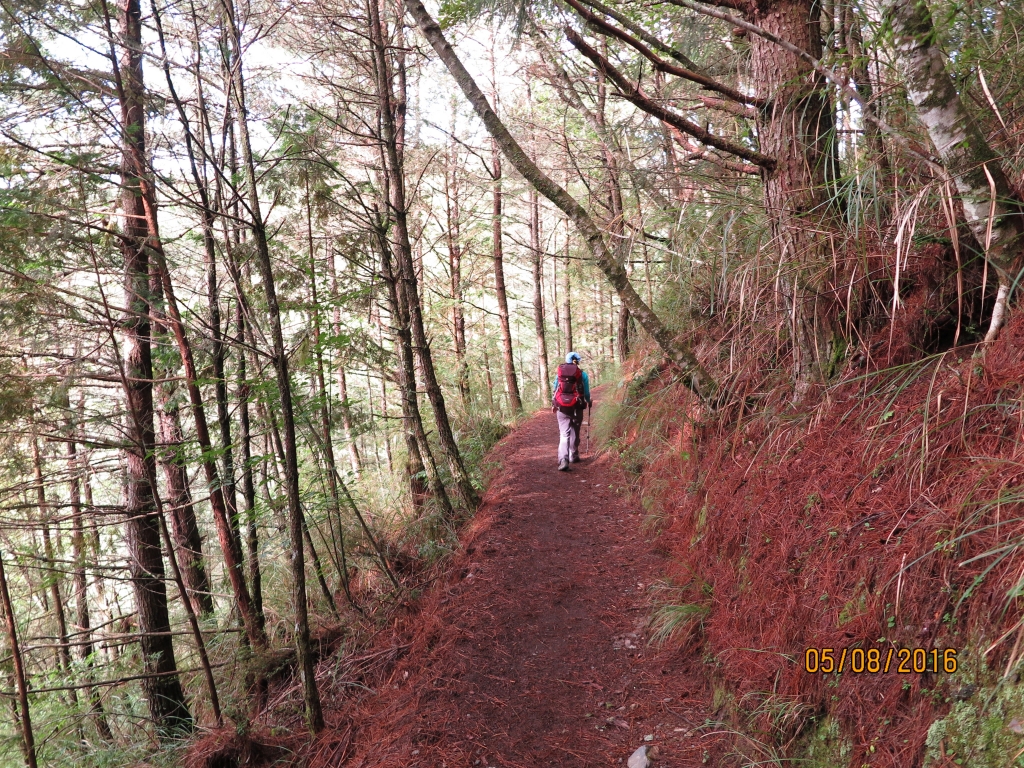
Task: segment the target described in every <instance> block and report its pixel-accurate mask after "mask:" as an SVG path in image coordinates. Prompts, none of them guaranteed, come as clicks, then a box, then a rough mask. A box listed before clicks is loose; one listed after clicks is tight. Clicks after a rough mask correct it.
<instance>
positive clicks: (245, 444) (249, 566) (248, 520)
mask: <svg viewBox="0 0 1024 768" xmlns="http://www.w3.org/2000/svg"><path fill="white" fill-rule="evenodd" d="M235 327H236V328H237V331H238V342H239V344H240V346H241V348H240V349H239V352H238V366H237V371H236V375H237V380H238V426H239V435H238V441H239V443H240V445H241V449H242V497H243V499H244V500H245V530H246V543H247V550H248V551H247V553H246V555H247V560H246V570H247V575H248V577H249V589H250V590H251V597H252V611H253V616H254V618H255V620H256V626H257V627H258V628H259V631H260V633H261V634H262V633H264V632H265V631H266V629H265V628H266V617H265V616H264V613H263V575H262V573H261V572H260V541H259V532H258V531H257V529H256V484H255V481H254V478H253V468H252V461H253V459H252V427H251V425H250V422H249V400H250V398H251V397H252V391H251V388H250V387H249V380H248V378H247V376H246V367H247V363H246V350H245V348H244V344H245V343H246V342H247V341H248V342H249V343H250V345H252V343H253V339H252V334H251V333H247V328H248V326H247V325H246V322H245V313H244V311H243V308H242V302H241V301H238V302H236V303H235Z"/></svg>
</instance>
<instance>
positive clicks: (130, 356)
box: [117, 0, 192, 737]
mask: <svg viewBox="0 0 1024 768" xmlns="http://www.w3.org/2000/svg"><path fill="white" fill-rule="evenodd" d="M120 22H121V44H122V46H123V52H122V57H121V61H120V65H119V66H118V67H117V75H118V77H117V81H118V92H119V101H120V106H121V130H122V142H123V147H122V156H121V188H122V190H123V191H122V195H121V209H122V211H123V213H124V222H123V225H122V230H121V232H122V237H121V253H122V256H123V258H124V281H125V305H126V307H127V312H126V315H125V317H124V320H123V322H122V325H121V327H122V333H123V336H124V360H123V365H124V376H125V396H126V399H127V410H128V414H127V427H128V437H129V447H127V448H126V449H125V469H126V476H125V505H124V510H125V515H126V520H125V537H126V539H127V544H128V570H129V574H130V578H131V583H132V588H133V591H134V595H135V607H136V612H137V615H138V622H139V635H140V637H139V642H140V645H141V651H142V658H143V659H144V666H145V670H146V673H147V675H150V676H147V677H145V678H144V679H143V681H142V688H143V692H144V695H145V698H146V701H147V703H148V705H149V710H150V716H151V718H152V720H153V722H154V724H155V726H156V729H157V733H158V734H159V735H160V736H161V737H173V736H175V735H177V734H180V733H181V732H188V731H191V730H192V715H191V713H190V712H189V709H188V705H187V704H186V703H185V694H184V691H183V690H182V687H181V681H180V680H179V678H178V674H177V665H176V662H175V658H174V646H173V644H172V642H171V634H170V619H169V616H168V613H167V591H166V589H165V585H164V562H163V556H162V553H161V540H160V526H159V520H158V519H157V510H156V505H155V500H154V493H155V489H154V488H153V485H152V483H153V481H154V479H155V477H156V463H155V461H154V449H155V443H156V440H155V432H154V427H153V360H152V352H151V343H150V322H149V315H150V304H151V301H150V298H151V297H150V282H149V280H150V263H149V256H148V251H149V249H150V248H151V247H152V246H153V245H154V243H152V242H150V236H151V233H150V230H149V226H148V219H147V211H146V208H147V205H146V200H145V198H146V197H147V195H151V194H152V189H151V187H150V185H149V182H148V177H147V163H146V141H145V133H146V126H145V90H144V85H143V77H142V13H141V9H140V7H139V0H126V2H125V3H124V5H123V6H121V17H120Z"/></svg>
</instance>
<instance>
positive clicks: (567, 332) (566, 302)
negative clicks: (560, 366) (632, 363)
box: [562, 220, 625, 353]
mask: <svg viewBox="0 0 1024 768" xmlns="http://www.w3.org/2000/svg"><path fill="white" fill-rule="evenodd" d="M569 263H570V262H569V221H568V220H566V222H565V251H564V253H563V255H562V339H564V341H565V349H563V350H562V352H564V353H569V352H572V351H573V349H575V346H576V345H575V343H574V341H573V337H572V300H571V299H570V293H569V285H570V284H569ZM623 274H625V273H623Z"/></svg>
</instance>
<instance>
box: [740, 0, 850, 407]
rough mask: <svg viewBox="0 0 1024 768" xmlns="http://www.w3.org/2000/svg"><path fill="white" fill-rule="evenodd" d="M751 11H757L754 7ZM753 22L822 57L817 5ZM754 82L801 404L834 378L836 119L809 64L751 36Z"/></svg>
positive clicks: (794, 5) (756, 15)
mask: <svg viewBox="0 0 1024 768" xmlns="http://www.w3.org/2000/svg"><path fill="white" fill-rule="evenodd" d="M752 5H754V4H752ZM748 15H749V16H750V17H751V18H750V20H751V21H752V22H753V23H755V24H757V25H758V26H760V27H762V28H764V29H766V30H767V31H768V32H770V33H772V34H774V35H777V36H779V37H781V38H783V39H785V40H787V41H788V42H790V43H792V44H793V45H795V46H797V47H798V48H800V49H802V50H804V51H806V52H807V53H809V54H810V55H811V56H813V57H814V58H815V59H819V58H820V57H821V50H822V48H821V34H820V15H819V11H818V6H817V4H816V2H815V0H774V1H773V2H768V3H760V4H756V5H754V7H753V9H752V11H751V12H750V13H749V14H748ZM750 37H751V39H750V47H751V69H752V72H751V75H752V81H753V82H754V83H756V84H757V86H758V87H759V88H760V94H759V95H760V96H761V97H762V99H763V100H764V102H765V106H764V107H763V108H762V109H761V115H760V131H759V135H760V139H761V151H762V152H764V153H765V154H767V155H768V156H770V157H772V158H773V159H774V160H775V166H774V169H773V170H771V171H766V172H765V173H764V174H763V178H764V204H765V210H766V212H767V214H768V220H769V225H770V231H771V234H772V239H773V241H774V244H775V248H776V250H777V252H778V254H779V258H780V260H781V261H782V263H783V264H784V265H785V272H784V275H785V276H784V278H783V279H784V281H785V285H786V286H787V287H786V289H785V300H786V302H787V305H788V306H787V309H788V310H789V312H790V316H791V317H792V319H793V320H792V322H793V328H792V334H793V347H794V349H793V353H794V357H795V363H796V365H795V368H796V370H795V380H796V390H797V392H796V395H797V398H798V399H800V398H802V397H804V396H805V394H806V393H807V391H808V390H809V389H810V388H811V387H812V386H814V384H816V383H818V382H821V381H822V380H823V379H824V378H826V377H827V376H828V375H829V374H830V373H831V372H830V371H829V370H827V368H828V362H829V359H830V357H831V356H832V354H833V349H834V346H835V343H836V339H837V337H838V326H837V316H838V304H837V302H836V299H835V296H834V294H833V289H834V286H835V284H836V282H835V281H836V279H837V277H838V276H837V275H835V274H834V270H833V266H832V265H833V259H832V255H831V251H830V249H829V240H828V232H829V231H831V230H832V229H834V223H833V222H832V220H831V217H832V213H831V208H832V204H831V203H830V201H829V200H828V197H827V195H826V189H827V185H828V183H829V182H830V180H834V179H835V178H836V175H835V170H836V169H835V154H834V148H833V146H832V144H831V143H830V142H831V137H832V136H833V127H834V117H833V112H832V106H831V103H830V101H829V99H828V96H827V90H826V82H825V79H824V78H823V77H822V76H821V75H820V74H819V73H818V72H817V71H815V70H814V68H813V67H811V65H810V64H809V63H808V62H807V61H805V60H804V59H802V58H800V57H799V56H797V55H795V54H793V53H791V52H790V51H788V50H785V49H783V48H781V47H780V46H778V45H776V44H775V43H773V42H771V41H770V40H766V39H764V38H763V37H760V36H757V35H751V36H750Z"/></svg>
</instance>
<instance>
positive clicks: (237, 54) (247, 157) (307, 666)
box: [223, 0, 324, 733]
mask: <svg viewBox="0 0 1024 768" xmlns="http://www.w3.org/2000/svg"><path fill="white" fill-rule="evenodd" d="M223 3H224V9H225V11H226V16H227V21H228V25H229V29H230V34H231V48H232V53H233V60H232V67H231V69H232V77H233V80H234V83H233V85H234V88H233V96H234V102H235V109H236V111H237V115H238V119H237V121H238V130H239V138H240V142H241V150H242V166H243V167H242V172H243V174H244V178H245V185H246V192H247V193H248V194H247V198H248V199H247V201H246V202H247V206H248V209H249V210H248V212H247V213H248V215H249V218H250V231H251V232H252V235H253V240H254V245H255V251H256V259H255V261H256V266H257V268H258V269H259V272H260V280H261V281H262V283H263V290H264V292H265V294H266V298H267V314H268V319H269V320H270V331H271V343H272V348H271V360H272V362H273V366H274V372H275V374H276V379H277V389H278V394H279V396H280V398H281V401H280V409H281V420H282V424H283V427H284V451H285V478H284V479H285V483H284V484H285V493H286V497H287V500H288V530H289V534H290V538H291V558H290V559H291V566H292V568H291V570H292V609H293V610H294V612H295V616H294V620H295V652H296V666H297V667H298V672H299V681H300V684H301V686H302V698H303V704H304V706H305V714H306V724H307V725H308V727H309V729H310V730H311V731H312V732H313V733H319V732H320V731H322V730H323V728H324V714H323V708H322V706H321V703H320V691H319V689H318V688H317V682H316V674H315V673H316V670H315V669H314V666H313V649H312V647H311V646H310V636H309V611H308V607H307V605H306V561H305V557H304V552H303V546H302V540H303V531H304V528H305V524H304V517H303V514H302V501H301V497H300V492H299V456H298V445H297V441H296V436H295V412H294V405H293V401H292V387H291V377H290V374H289V372H288V355H287V352H286V350H285V345H284V331H283V329H282V327H281V307H280V304H279V303H278V299H277V289H276V287H275V280H274V268H273V263H272V260H271V256H270V246H269V244H268V243H267V231H266V225H265V222H264V220H263V213H262V210H261V206H260V196H259V188H258V187H257V181H256V179H257V176H256V165H255V160H254V159H253V154H252V143H251V141H250V139H249V115H248V108H247V106H246V101H245V78H244V76H243V74H242V57H241V52H242V40H241V34H240V32H239V29H238V25H237V23H236V21H235V9H234V3H233V1H232V0H223Z"/></svg>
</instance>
